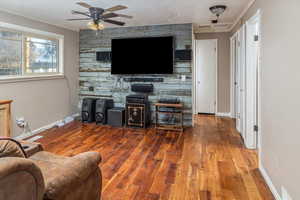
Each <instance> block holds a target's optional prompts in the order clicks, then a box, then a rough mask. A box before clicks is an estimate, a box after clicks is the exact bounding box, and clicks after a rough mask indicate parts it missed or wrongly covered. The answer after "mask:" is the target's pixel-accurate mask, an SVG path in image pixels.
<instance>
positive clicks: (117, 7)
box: [105, 5, 127, 12]
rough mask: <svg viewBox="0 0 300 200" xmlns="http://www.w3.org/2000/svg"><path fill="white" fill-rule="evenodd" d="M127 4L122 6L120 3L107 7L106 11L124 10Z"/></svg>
mask: <svg viewBox="0 0 300 200" xmlns="http://www.w3.org/2000/svg"><path fill="white" fill-rule="evenodd" d="M126 8H127V7H126V6H122V5H118V6H114V7H111V8H108V9H105V11H106V12H113V11H117V10H123V9H126Z"/></svg>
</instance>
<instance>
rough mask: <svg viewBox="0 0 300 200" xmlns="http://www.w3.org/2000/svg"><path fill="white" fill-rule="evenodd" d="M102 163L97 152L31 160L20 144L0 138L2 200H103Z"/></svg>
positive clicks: (40, 155) (43, 155)
mask: <svg viewBox="0 0 300 200" xmlns="http://www.w3.org/2000/svg"><path fill="white" fill-rule="evenodd" d="M100 161H101V157H100V155H99V153H97V152H86V153H82V154H79V155H76V156H74V157H63V156H58V155H55V154H52V153H49V152H46V151H39V152H37V153H35V154H33V155H31V156H30V157H27V155H26V152H25V151H24V149H23V148H22V146H21V144H20V143H19V142H17V141H15V140H12V139H4V138H0V200H99V199H100V195H101V187H102V185H101V171H100V169H99V167H98V165H99V163H100Z"/></svg>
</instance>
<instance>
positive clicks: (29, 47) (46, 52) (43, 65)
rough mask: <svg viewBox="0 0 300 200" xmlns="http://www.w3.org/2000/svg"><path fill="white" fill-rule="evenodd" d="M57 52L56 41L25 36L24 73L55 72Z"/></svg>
mask: <svg viewBox="0 0 300 200" xmlns="http://www.w3.org/2000/svg"><path fill="white" fill-rule="evenodd" d="M57 52H58V43H57V41H53V40H45V39H40V38H33V37H26V39H25V73H57V72H58V70H59V69H58V62H57V61H58V54H57Z"/></svg>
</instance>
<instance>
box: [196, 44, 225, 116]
mask: <svg viewBox="0 0 300 200" xmlns="http://www.w3.org/2000/svg"><path fill="white" fill-rule="evenodd" d="M199 40H213V41H215V43H216V91H215V92H216V100H215V102H216V106H215V115H217V113H218V74H219V73H218V71H219V63H218V62H219V59H218V55H219V54H218V50H219V48H218V45H219V42H218V39H217V38H214V39H195V40H194V45H193V46H194V65H193V66H194V70H193V72H194V75H193V78H194V81H193V88H194V91H195V92H194V97H193V100H194V102H195V103H194V106H193V110H194V112H193V114H198V112H197V41H199Z"/></svg>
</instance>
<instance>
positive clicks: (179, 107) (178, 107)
mask: <svg viewBox="0 0 300 200" xmlns="http://www.w3.org/2000/svg"><path fill="white" fill-rule="evenodd" d="M161 107H164V108H174V111H160V110H159V109H160V108H161ZM159 114H168V115H174V116H177V118H178V116H180V120H179V122H178V123H175V124H174V123H168V122H164V123H162V122H159ZM155 129H156V130H169V131H180V132H183V104H181V103H179V104H168V103H156V104H155Z"/></svg>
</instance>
